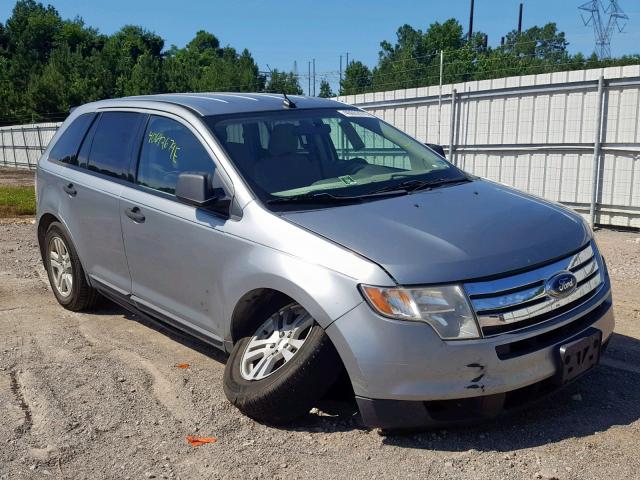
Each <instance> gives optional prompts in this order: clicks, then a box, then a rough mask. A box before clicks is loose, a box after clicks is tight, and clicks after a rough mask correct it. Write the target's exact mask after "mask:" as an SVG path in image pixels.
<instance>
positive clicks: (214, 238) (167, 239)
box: [121, 115, 237, 340]
mask: <svg viewBox="0 0 640 480" xmlns="http://www.w3.org/2000/svg"><path fill="white" fill-rule="evenodd" d="M187 171H188V172H201V173H206V174H209V175H211V176H212V177H213V186H214V187H221V188H224V189H225V190H226V192H227V194H228V195H229V196H231V194H232V192H231V191H230V190H231V189H230V185H229V183H227V182H226V181H223V180H221V178H220V172H219V170H218V169H217V168H216V163H215V161H214V158H213V156H212V154H211V152H210V151H209V149H208V148H207V147H206V146H205V145H204V144H203V143H202V142H201V138H200V136H199V134H198V133H197V131H196V130H195V129H193V128H192V127H191V126H190V125H189V124H187V123H185V122H183V121H182V120H181V119H179V118H178V117H173V116H171V117H169V116H159V115H151V116H150V117H149V120H148V124H147V126H146V128H145V130H144V136H143V139H142V146H141V148H140V155H139V162H138V168H137V178H136V185H135V186H132V187H125V188H124V189H123V190H122V192H121V195H122V204H121V219H122V228H123V234H124V242H125V247H126V251H127V259H128V262H129V268H130V270H131V277H132V282H133V283H132V291H133V295H134V297H133V299H134V300H135V301H136V303H137V304H138V306H139V307H140V308H142V309H145V308H146V309H147V310H148V312H149V313H152V314H154V315H156V316H159V317H160V318H163V319H164V320H166V321H170V322H174V323H175V322H178V323H180V324H181V325H184V326H187V327H191V328H192V329H193V330H195V332H194V333H196V334H204V335H205V336H207V337H208V338H211V337H214V339H216V338H217V339H218V340H219V337H220V336H221V318H222V313H221V311H220V308H221V302H220V278H219V277H220V271H221V270H222V268H221V266H222V265H223V264H224V262H225V261H226V259H227V258H229V256H230V255H233V254H234V249H233V246H234V244H235V242H237V240H235V239H234V238H233V237H231V236H229V235H227V234H226V233H224V232H223V229H224V225H225V223H226V222H227V221H231V220H228V219H227V218H223V217H221V216H219V215H217V214H215V213H213V212H210V211H207V210H206V209H201V208H196V207H193V206H190V205H186V204H184V203H182V202H179V201H178V200H177V199H176V197H175V195H174V194H175V187H176V183H177V180H178V175H179V174H180V173H181V172H187Z"/></svg>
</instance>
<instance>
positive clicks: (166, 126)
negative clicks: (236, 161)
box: [137, 115, 215, 195]
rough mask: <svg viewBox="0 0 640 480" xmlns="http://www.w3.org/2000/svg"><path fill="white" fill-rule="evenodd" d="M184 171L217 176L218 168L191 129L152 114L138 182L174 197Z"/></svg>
mask: <svg viewBox="0 0 640 480" xmlns="http://www.w3.org/2000/svg"><path fill="white" fill-rule="evenodd" d="M182 172H198V173H207V174H210V175H212V176H213V175H214V173H215V165H214V163H213V160H212V159H211V157H210V156H209V154H208V153H207V151H206V150H205V148H204V146H203V145H202V144H201V143H200V140H198V139H197V138H196V137H195V136H194V135H193V133H191V131H190V130H189V129H188V128H187V127H185V126H184V125H182V124H181V123H179V122H176V121H175V120H171V119H169V118H165V117H157V116H153V115H152V116H151V117H150V119H149V123H148V124H147V129H146V131H145V134H144V138H143V141H142V150H141V151H140V162H139V163H138V176H137V181H138V183H139V184H140V185H144V186H145V187H149V188H153V189H154V190H160V191H162V192H166V193H170V194H172V195H173V194H174V193H175V191H176V184H177V183H178V175H180V174H181V173H182Z"/></svg>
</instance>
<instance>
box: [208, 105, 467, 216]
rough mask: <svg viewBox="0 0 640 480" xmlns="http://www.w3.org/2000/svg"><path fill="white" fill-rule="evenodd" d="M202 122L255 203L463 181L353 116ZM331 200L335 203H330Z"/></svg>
mask: <svg viewBox="0 0 640 480" xmlns="http://www.w3.org/2000/svg"><path fill="white" fill-rule="evenodd" d="M205 121H206V123H207V125H208V126H209V128H210V129H211V130H212V132H213V133H214V135H215V136H216V137H217V138H218V139H219V140H220V141H221V143H222V144H223V147H224V148H225V149H226V151H227V153H228V154H229V157H230V158H231V160H232V161H233V163H234V164H235V166H236V167H237V168H238V170H239V171H240V173H241V174H242V176H243V177H244V179H245V180H246V182H247V183H248V184H249V186H250V187H251V188H252V190H253V191H254V192H255V193H256V195H258V196H259V197H260V199H261V200H262V201H263V202H265V203H267V204H271V205H275V204H285V203H286V202H287V199H291V200H292V201H293V200H297V201H299V200H303V201H307V200H310V199H312V198H315V199H319V198H321V196H322V199H323V200H324V201H326V200H327V199H332V200H336V199H342V201H345V200H347V199H349V200H355V199H357V200H359V201H361V200H362V199H363V198H365V197H368V198H373V195H372V194H379V193H380V192H389V191H392V190H393V189H394V188H395V187H397V188H408V184H409V183H411V185H412V187H411V188H412V189H413V188H414V187H415V188H421V187H424V186H425V185H428V188H435V185H444V184H445V183H455V182H463V181H467V177H466V175H465V174H464V173H463V172H462V171H460V170H459V169H457V168H456V167H454V166H453V165H451V164H450V163H448V162H447V161H446V160H445V159H444V158H443V157H441V156H439V155H437V154H436V153H434V152H433V151H432V150H430V149H429V148H427V147H425V146H424V145H423V144H421V143H420V142H418V141H417V140H414V139H413V138H411V137H409V136H408V135H406V134H404V133H403V132H401V131H400V130H398V129H396V128H394V127H392V126H391V125H389V124H387V123H385V122H383V121H382V120H380V119H378V118H376V117H374V116H373V115H370V114H368V113H366V112H363V111H360V110H355V109H346V108H345V109H336V110H334V109H317V110H286V111H278V112H263V113H256V114H237V115H229V116H210V117H206V118H205ZM336 197H337V198H336Z"/></svg>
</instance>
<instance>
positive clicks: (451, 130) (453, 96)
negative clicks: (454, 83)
mask: <svg viewBox="0 0 640 480" xmlns="http://www.w3.org/2000/svg"><path fill="white" fill-rule="evenodd" d="M457 93H458V92H457V90H456V89H455V88H454V89H453V91H452V92H451V120H450V123H449V161H450V162H451V163H453V164H454V165H455V164H456V161H455V157H454V154H453V140H454V138H455V134H456V96H457Z"/></svg>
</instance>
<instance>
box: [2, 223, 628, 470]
mask: <svg viewBox="0 0 640 480" xmlns="http://www.w3.org/2000/svg"><path fill="white" fill-rule="evenodd" d="M597 239H598V242H599V244H600V246H601V248H602V250H603V252H604V254H605V256H606V259H607V262H608V265H609V268H610V270H611V273H612V277H613V280H614V295H615V302H616V303H615V309H616V315H617V322H618V323H617V328H616V330H617V333H616V334H615V338H614V339H613V340H612V344H611V347H610V350H609V351H608V354H607V356H606V358H605V359H603V364H602V365H600V366H599V367H598V368H597V369H596V370H595V371H594V372H593V373H592V374H591V375H588V376H587V377H585V378H583V379H582V380H580V381H578V382H577V383H575V384H573V385H572V386H570V387H569V388H568V389H566V390H564V391H562V392H559V393H558V394H556V395H554V396H552V397H550V398H548V399H547V400H545V401H543V402H541V403H539V404H537V405H536V406H534V407H532V408H530V409H528V410H525V411H523V412H521V413H518V414H514V415H511V416H508V417H504V418H502V419H500V420H497V421H494V422H491V423H487V424H484V425H480V426H474V427H467V428H459V429H448V430H439V431H433V432H425V433H421V434H416V435H410V436H399V437H384V436H381V435H379V433H378V432H377V431H372V430H368V429H365V428H363V427H362V426H361V424H360V422H359V419H358V415H357V413H356V412H355V411H354V410H353V405H352V404H351V403H349V402H346V401H343V402H333V403H331V402H324V403H322V404H321V405H320V408H321V409H314V410H313V411H312V412H311V413H310V414H309V415H308V417H306V418H304V419H302V420H301V421H300V422H298V423H297V424H295V425H292V426H291V427H289V428H270V427H266V426H263V425H260V424H258V423H256V422H254V421H252V420H250V419H248V418H246V417H243V416H242V415H241V414H240V413H239V412H238V411H237V410H235V409H234V408H233V407H232V406H231V405H230V404H229V402H227V400H226V399H225V397H224V394H223V392H222V373H223V369H224V363H225V360H226V357H225V356H224V355H223V354H222V353H219V352H218V351H216V350H215V349H212V348H211V347H208V346H206V345H204V344H202V343H199V342H197V341H195V340H193V339H190V338H187V337H184V336H182V335H180V334H176V333H174V332H172V331H169V330H164V329H162V328H159V327H156V326H154V325H150V324H148V323H146V322H145V321H143V320H140V319H138V318H136V317H135V316H132V315H130V314H129V313H126V312H125V311H123V310H122V309H120V308H118V307H115V306H112V305H105V306H103V307H101V308H100V309H99V310H97V311H96V312H94V313H87V314H76V313H72V312H68V311H66V310H64V309H62V308H61V307H59V306H58V305H57V303H56V302H55V300H54V297H53V295H52V294H51V292H50V291H49V290H48V287H47V285H46V284H45V281H44V271H43V269H42V268H41V264H40V260H39V258H38V253H37V247H36V241H35V238H34V226H33V225H32V224H30V223H28V222H22V223H17V222H9V223H7V221H5V223H0V412H2V414H0V479H2V480H4V479H7V480H8V479H14V478H19V479H23V478H27V479H28V478H87V479H88V478H91V479H95V478H132V479H137V478H183V479H186V478H283V479H284V478H287V479H290V478H306V477H312V476H313V477H315V478H451V479H475V478H510V479H511V478H513V479H520V478H522V479H543V478H546V479H550V478H557V479H602V478H611V479H617V478H626V479H632V478H640V473H639V472H640V459H639V458H638V455H637V445H638V443H639V442H640V421H639V419H640V346H639V345H640V342H639V340H640V327H639V325H640V300H639V299H640V234H632V233H620V232H612V231H599V232H598V233H597ZM181 363H187V364H189V367H188V368H185V369H181V368H177V367H176V365H177V364H181ZM194 434H195V435H202V436H212V437H216V438H217V442H216V443H214V444H206V445H202V446H199V447H192V446H190V445H189V444H188V443H187V442H186V440H185V436H186V435H194Z"/></svg>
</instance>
